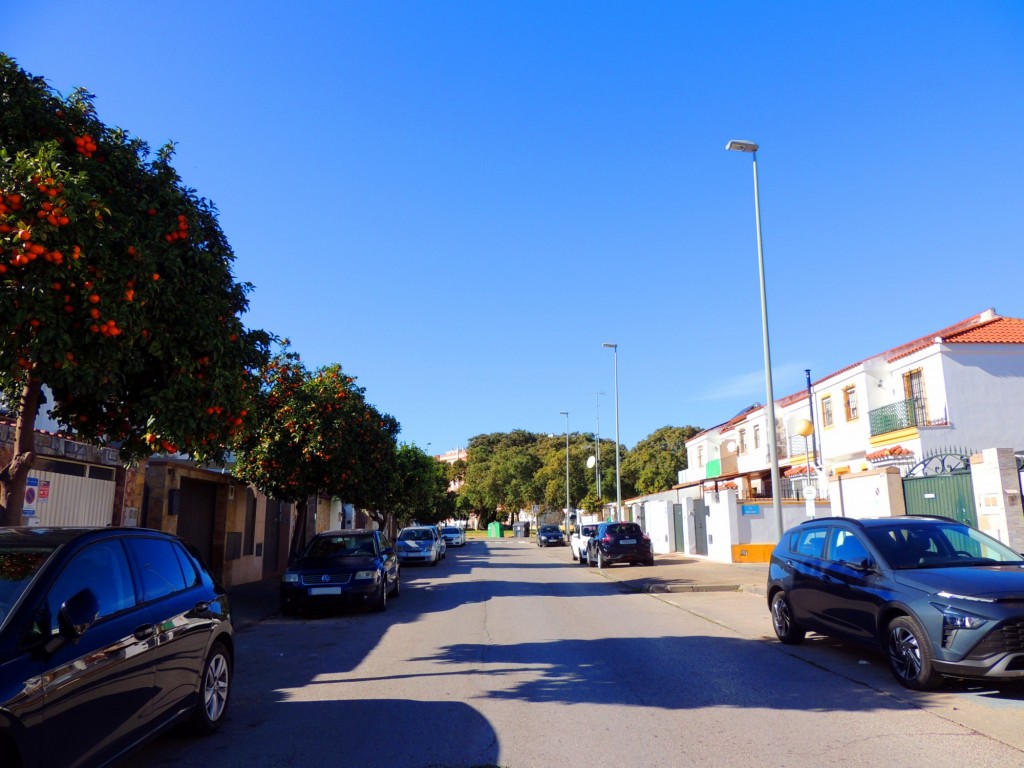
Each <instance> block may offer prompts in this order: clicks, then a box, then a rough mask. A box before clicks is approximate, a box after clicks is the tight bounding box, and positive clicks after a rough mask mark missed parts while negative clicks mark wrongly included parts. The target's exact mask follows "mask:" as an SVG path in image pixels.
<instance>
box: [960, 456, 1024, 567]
mask: <svg viewBox="0 0 1024 768" xmlns="http://www.w3.org/2000/svg"><path fill="white" fill-rule="evenodd" d="M971 480H972V481H973V483H974V507H975V509H976V510H977V512H978V529H979V530H980V531H983V532H984V533H987V534H988V535H989V536H992V537H993V538H996V539H999V540H1000V541H1001V542H1003V543H1004V544H1006V545H1008V546H1009V547H1011V548H1013V549H1015V550H1017V551H1018V552H1020V551H1022V550H1024V507H1022V506H1021V497H1020V474H1019V473H1018V471H1017V460H1016V458H1015V457H1014V455H1013V449H1011V448H987V449H985V450H984V451H982V452H981V453H978V454H975V455H974V456H972V457H971Z"/></svg>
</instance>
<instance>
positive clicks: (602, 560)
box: [597, 549, 608, 568]
mask: <svg viewBox="0 0 1024 768" xmlns="http://www.w3.org/2000/svg"><path fill="white" fill-rule="evenodd" d="M606 565H608V563H606V562H605V558H604V552H602V551H601V550H600V549H598V550H597V567H598V568H604V567H605V566H606Z"/></svg>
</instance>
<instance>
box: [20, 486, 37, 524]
mask: <svg viewBox="0 0 1024 768" xmlns="http://www.w3.org/2000/svg"><path fill="white" fill-rule="evenodd" d="M38 501H39V478H38V477H30V478H28V479H27V480H26V481H25V503H24V504H23V505H22V507H21V514H23V515H24V516H25V517H34V516H35V514H36V503H37V502H38Z"/></svg>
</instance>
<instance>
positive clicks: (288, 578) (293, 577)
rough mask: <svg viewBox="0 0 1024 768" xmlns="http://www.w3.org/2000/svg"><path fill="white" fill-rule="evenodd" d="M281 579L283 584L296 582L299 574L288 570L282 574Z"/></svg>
mask: <svg viewBox="0 0 1024 768" xmlns="http://www.w3.org/2000/svg"><path fill="white" fill-rule="evenodd" d="M281 581H283V582H284V583H285V584H298V583H299V574H297V573H291V572H290V571H285V572H284V575H283V576H282V577H281Z"/></svg>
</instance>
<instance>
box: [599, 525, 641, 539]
mask: <svg viewBox="0 0 1024 768" xmlns="http://www.w3.org/2000/svg"><path fill="white" fill-rule="evenodd" d="M606 530H607V532H608V533H610V534H612V535H613V536H639V535H640V526H639V525H637V524H636V523H616V524H615V525H609V526H608V528H607V529H606Z"/></svg>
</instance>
